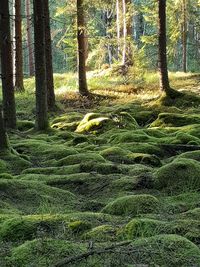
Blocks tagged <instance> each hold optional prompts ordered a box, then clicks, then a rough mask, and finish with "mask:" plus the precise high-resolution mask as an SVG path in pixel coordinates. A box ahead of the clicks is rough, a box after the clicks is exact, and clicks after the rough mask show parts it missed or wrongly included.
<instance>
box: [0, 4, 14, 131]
mask: <svg viewBox="0 0 200 267" xmlns="http://www.w3.org/2000/svg"><path fill="white" fill-rule="evenodd" d="M0 52H1V73H2V77H1V78H2V91H3V112H4V120H5V126H6V127H7V128H15V127H16V110H15V96H14V85H13V63H12V46H11V34H10V16H9V2H8V0H1V1H0Z"/></svg>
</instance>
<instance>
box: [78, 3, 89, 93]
mask: <svg viewBox="0 0 200 267" xmlns="http://www.w3.org/2000/svg"><path fill="white" fill-rule="evenodd" d="M83 4H84V3H83V0H77V40H78V76H79V93H80V94H81V95H82V96H88V95H89V91H88V86H87V77H86V42H85V37H86V29H85V14H84V6H83Z"/></svg>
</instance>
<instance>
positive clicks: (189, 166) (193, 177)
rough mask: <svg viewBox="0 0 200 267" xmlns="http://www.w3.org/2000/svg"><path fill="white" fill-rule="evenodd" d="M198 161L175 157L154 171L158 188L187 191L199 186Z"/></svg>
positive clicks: (199, 167)
mask: <svg viewBox="0 0 200 267" xmlns="http://www.w3.org/2000/svg"><path fill="white" fill-rule="evenodd" d="M199 173H200V163H199V162H198V161H196V160H192V159H184V158H183V159H176V160H174V161H173V162H171V163H169V164H166V165H165V166H163V167H161V168H159V169H158V170H157V171H156V172H155V184H156V187H157V188H159V189H162V188H165V187H167V188H168V189H171V190H181V191H184V190H185V191H188V190H194V189H199V188H200V179H199Z"/></svg>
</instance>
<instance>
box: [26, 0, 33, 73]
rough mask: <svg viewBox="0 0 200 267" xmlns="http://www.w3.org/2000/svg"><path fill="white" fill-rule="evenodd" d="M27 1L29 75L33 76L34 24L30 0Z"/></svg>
mask: <svg viewBox="0 0 200 267" xmlns="http://www.w3.org/2000/svg"><path fill="white" fill-rule="evenodd" d="M25 1H26V16H27V19H26V24H27V46H28V59H29V75H30V76H31V77H32V76H34V74H35V66H34V58H33V54H34V52H33V44H32V25H31V21H32V19H31V12H30V7H31V3H30V0H25Z"/></svg>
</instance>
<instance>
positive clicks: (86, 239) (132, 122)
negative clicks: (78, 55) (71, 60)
mask: <svg viewBox="0 0 200 267" xmlns="http://www.w3.org/2000/svg"><path fill="white" fill-rule="evenodd" d="M61 78H62V79H61ZM171 78H172V84H173V86H174V87H176V88H178V89H182V91H183V92H185V91H184V87H185V89H186V90H188V89H189V88H190V87H191V90H193V91H194V92H195V90H196V95H193V96H191V95H186V96H184V97H183V98H182V99H178V101H177V102H175V101H172V102H173V103H171V102H170V101H168V99H163V98H159V100H158V96H159V92H158V91H157V90H156V88H157V76H155V75H152V76H146V77H145V84H144V88H143V89H141V88H140V89H138V90H139V91H140V94H139V93H138V90H136V89H135V88H136V85H134V84H133V85H131V84H130V85H128V86H124V87H123V86H121V85H120V86H119V87H118V85H119V80H116V81H115V83H114V84H115V88H113V85H112V84H113V81H114V78H112V77H107V76H106V77H104V78H103V81H102V88H101V86H100V85H98V84H97V78H94V79H91V80H90V81H89V84H90V86H91V88H92V93H93V96H92V98H91V99H87V98H80V97H79V96H78V95H77V94H76V93H75V92H73V91H70V92H69V93H68V92H66V91H65V90H64V88H62V90H61V89H60V88H58V89H56V93H57V98H58V107H59V108H58V109H57V111H56V112H55V113H52V114H50V121H51V126H52V128H51V130H49V131H47V132H40V133H37V132H35V130H34V129H33V125H34V124H33V122H34V121H33V114H32V111H33V104H34V99H33V96H34V95H33V94H32V93H33V88H32V87H33V80H27V81H26V82H25V85H26V87H27V90H28V92H29V93H30V94H29V93H28V92H26V93H24V95H21V94H17V100H18V101H17V113H18V117H19V118H20V120H19V122H18V127H17V130H16V131H14V132H12V133H9V138H10V146H11V147H12V150H10V151H9V152H3V153H1V154H0V247H1V249H0V266H2V267H7V266H8V267H30V266H33V267H49V266H51V265H52V264H55V263H56V262H57V261H59V259H63V258H64V257H72V256H76V255H78V254H81V253H85V252H88V251H90V249H95V250H102V249H104V248H105V247H107V246H110V245H112V244H116V243H118V242H123V241H126V240H130V242H131V243H129V244H128V245H127V246H122V247H118V248H117V249H116V250H115V249H113V250H112V253H111V251H108V252H107V253H104V254H102V255H95V254H94V255H93V256H91V257H90V258H87V259H84V260H83V261H79V262H76V263H74V264H71V265H67V266H88V267H90V266H91V267H92V266H95V267H101V266H113V267H115V266H116V267H118V266H141V265H142V264H143V265H145V264H146V265H148V266H174V267H177V266H185V267H189V266H194V267H199V266H200V248H199V247H200V234H199V233H200V193H199V190H200V111H199V106H200V101H199V98H198V90H197V89H198V81H197V78H196V76H193V75H183V74H171ZM59 79H61V80H62V82H63V79H64V76H62V75H61V76H59V75H56V85H58V87H59V86H60V82H59ZM70 79H72V76H71V78H70ZM73 79H74V78H73ZM68 84H69V83H68ZM70 84H73V82H72V81H71V82H70ZM111 85H112V86H111ZM105 88H107V89H105ZM145 88H147V89H145ZM195 88H196V89H195ZM145 90H146V91H145ZM95 94H96V95H95ZM101 94H104V96H103V95H101ZM105 95H106V96H105ZM188 99H189V100H190V101H189V102H187V105H186V101H187V100H188ZM172 104H173V106H172ZM95 105H98V107H95ZM90 246H92V248H91V247H90ZM130 251H131V253H130Z"/></svg>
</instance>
